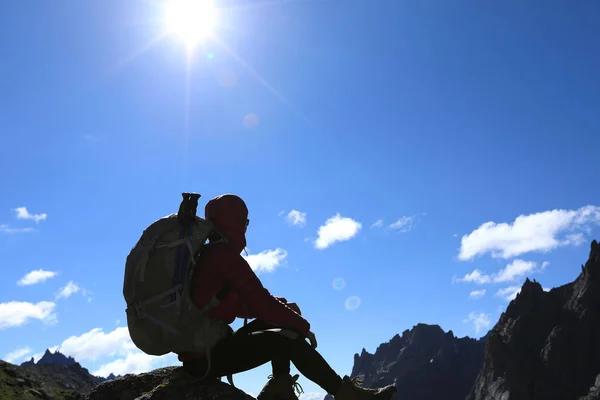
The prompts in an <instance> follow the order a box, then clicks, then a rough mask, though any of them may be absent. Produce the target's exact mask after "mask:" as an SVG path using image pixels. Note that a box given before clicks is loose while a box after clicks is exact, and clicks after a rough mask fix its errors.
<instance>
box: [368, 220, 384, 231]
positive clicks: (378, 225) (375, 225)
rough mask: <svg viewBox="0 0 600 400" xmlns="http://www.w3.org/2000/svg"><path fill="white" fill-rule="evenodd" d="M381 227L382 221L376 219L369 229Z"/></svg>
mask: <svg viewBox="0 0 600 400" xmlns="http://www.w3.org/2000/svg"><path fill="white" fill-rule="evenodd" d="M382 226H383V220H382V219H378V220H377V221H375V222H374V223H373V225H371V229H374V228H381V227H382Z"/></svg>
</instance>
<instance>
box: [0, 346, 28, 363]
mask: <svg viewBox="0 0 600 400" xmlns="http://www.w3.org/2000/svg"><path fill="white" fill-rule="evenodd" d="M29 353H31V349H30V348H29V347H27V346H26V347H20V348H18V349H15V350H13V351H11V352H10V353H8V354H6V355H5V356H4V357H3V358H2V359H3V360H4V361H7V362H9V363H11V364H12V363H14V362H15V361H17V360H22V359H23V357H25V356H26V355H27V354H29Z"/></svg>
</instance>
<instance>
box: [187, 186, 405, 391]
mask: <svg viewBox="0 0 600 400" xmlns="http://www.w3.org/2000/svg"><path fill="white" fill-rule="evenodd" d="M205 219H206V220H208V221H210V222H212V223H213V224H214V225H215V227H216V228H218V230H215V232H214V233H213V234H212V235H211V236H210V237H209V244H208V245H207V246H206V247H205V248H204V249H203V250H202V252H201V253H200V254H199V255H198V257H197V259H196V260H195V261H196V268H195V270H194V273H193V275H192V276H191V282H190V292H191V298H192V300H193V303H194V305H195V306H196V307H197V308H198V309H202V308H203V307H205V305H206V304H207V303H208V302H209V301H210V300H211V299H212V298H214V297H215V296H219V298H220V302H219V304H218V305H217V306H215V307H214V308H212V309H211V310H210V311H208V314H207V315H208V317H209V318H212V319H217V320H220V321H223V322H224V323H226V324H231V323H232V322H233V321H234V320H235V319H236V318H243V319H245V320H246V321H247V319H254V320H253V321H251V322H249V323H245V324H244V326H243V327H242V328H240V329H238V330H237V331H235V332H234V331H233V329H231V328H229V329H230V331H229V334H228V335H226V336H225V337H224V338H222V339H220V340H219V341H218V342H217V343H216V344H215V345H214V346H212V348H211V349H210V354H209V355H208V357H207V354H204V353H194V352H181V353H179V354H178V357H179V360H180V361H182V362H183V367H184V369H186V370H187V371H188V372H189V373H190V374H192V375H194V376H198V377H211V378H220V377H223V376H231V375H232V374H236V373H240V372H244V371H248V370H250V369H253V368H256V367H259V366H261V365H263V364H265V363H267V362H271V365H272V375H270V376H269V377H268V378H269V379H268V381H267V383H266V385H265V386H264V388H263V389H262V391H261V392H260V394H259V395H258V396H257V398H258V400H270V399H278V400H297V396H298V394H299V392H300V390H301V389H299V388H298V384H297V382H296V381H297V379H298V375H295V376H291V375H290V364H291V363H293V364H294V366H295V367H296V368H297V369H298V371H299V372H300V373H301V374H302V375H304V377H306V378H307V379H309V380H311V381H313V382H314V383H316V384H317V385H319V386H320V387H321V388H322V389H323V390H325V391H326V392H327V393H329V394H330V395H332V396H334V397H335V398H336V399H338V400H375V399H376V400H389V399H390V398H391V397H393V396H394V394H395V393H396V388H395V387H394V386H393V385H390V386H387V387H385V388H380V389H367V388H363V387H361V386H360V383H359V381H358V380H357V379H351V378H349V377H348V376H344V377H343V378H342V377H340V376H339V375H338V374H337V373H336V372H335V371H334V370H333V369H332V368H331V367H330V366H329V364H328V363H327V361H326V360H325V359H324V358H323V357H322V356H321V354H319V352H318V351H317V350H316V348H317V340H316V336H315V334H314V333H313V332H311V330H310V324H309V322H308V321H307V320H306V319H305V318H304V317H302V313H301V311H300V308H299V307H298V305H297V304H295V303H293V302H288V301H287V299H285V298H284V297H275V296H273V295H271V293H270V292H269V291H268V290H267V289H266V288H265V287H264V286H263V285H262V283H261V281H260V280H259V278H258V277H257V276H256V274H255V273H254V271H253V270H252V268H251V267H250V265H249V264H248V263H247V262H246V260H245V259H244V258H243V257H242V256H241V252H242V250H244V248H245V247H246V230H247V229H248V226H249V222H250V221H249V219H248V208H247V206H246V203H245V202H244V201H243V200H242V199H241V198H240V197H239V196H236V195H233V194H224V195H220V196H217V197H215V198H213V199H211V200H210V201H209V202H208V203H207V204H206V207H205ZM224 239H225V240H224ZM307 340H308V342H307Z"/></svg>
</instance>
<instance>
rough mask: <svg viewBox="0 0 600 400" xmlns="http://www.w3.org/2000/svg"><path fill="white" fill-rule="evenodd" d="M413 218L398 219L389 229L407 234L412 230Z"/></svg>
mask: <svg viewBox="0 0 600 400" xmlns="http://www.w3.org/2000/svg"><path fill="white" fill-rule="evenodd" d="M414 219H415V218H414V217H408V216H404V217H400V218H398V220H397V221H396V222H394V223H393V224H390V226H389V228H390V229H393V230H395V231H400V232H408V231H410V230H411V229H412V228H413V224H414Z"/></svg>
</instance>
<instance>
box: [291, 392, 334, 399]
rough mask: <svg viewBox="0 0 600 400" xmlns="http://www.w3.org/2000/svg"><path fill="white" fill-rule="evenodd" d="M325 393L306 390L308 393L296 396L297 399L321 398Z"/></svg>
mask: <svg viewBox="0 0 600 400" xmlns="http://www.w3.org/2000/svg"><path fill="white" fill-rule="evenodd" d="M326 395H327V392H308V393H302V394H301V395H300V396H299V397H298V400H323V399H324V398H325V396H326Z"/></svg>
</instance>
